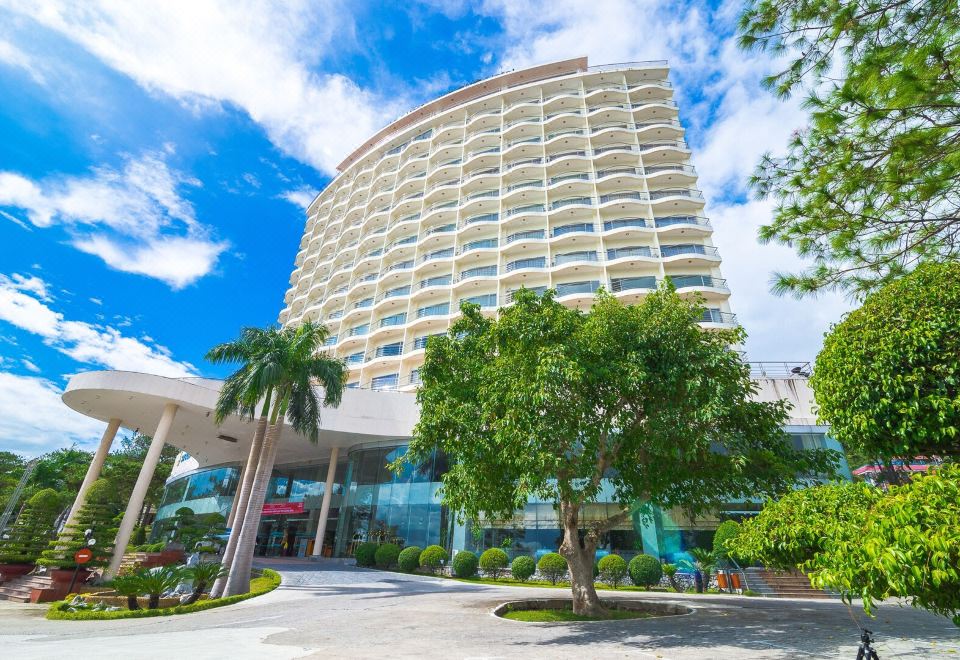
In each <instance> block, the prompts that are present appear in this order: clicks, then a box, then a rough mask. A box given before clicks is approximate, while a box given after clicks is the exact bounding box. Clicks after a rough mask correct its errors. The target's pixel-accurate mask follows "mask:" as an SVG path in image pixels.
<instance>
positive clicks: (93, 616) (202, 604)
mask: <svg viewBox="0 0 960 660" xmlns="http://www.w3.org/2000/svg"><path fill="white" fill-rule="evenodd" d="M279 586H280V574H279V573H277V572H276V571H273V570H270V569H269V568H265V569H263V573H262V574H261V576H260V577H256V578H254V579H252V580H250V591H248V592H247V593H245V594H238V595H236V596H229V597H227V598H211V599H207V600H198V601H197V602H196V603H194V604H193V605H177V606H175V607H161V608H157V609H155V610H132V611H131V610H115V611H96V610H78V611H75V612H72V611H70V610H71V607H70V603H69V600H61V601H57V602H55V603H51V604H50V609H48V610H47V618H48V619H51V620H71V621H93V620H102V619H139V618H142V617H149V616H168V615H171V614H189V613H190V612H200V611H203V610H209V609H212V608H214V607H223V606H224V605H233V604H234V603H239V602H240V601H244V600H247V599H249V598H253V597H254V596H261V595H263V594H265V593H267V592H269V591H273V590H274V589H276V588H277V587H279Z"/></svg>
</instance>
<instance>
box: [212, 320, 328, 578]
mask: <svg viewBox="0 0 960 660" xmlns="http://www.w3.org/2000/svg"><path fill="white" fill-rule="evenodd" d="M263 332H264V335H263V338H262V340H261V339H258V340H257V341H256V342H255V343H254V344H253V346H252V349H253V350H251V351H250V352H238V353H237V354H235V355H234V357H233V359H232V360H230V361H233V362H241V363H242V366H241V367H240V369H238V370H237V372H236V373H235V374H234V375H233V376H231V377H230V379H228V381H230V382H231V386H230V387H231V390H230V391H231V392H232V394H231V395H230V399H229V400H226V402H225V406H226V407H227V410H226V411H225V412H224V416H226V415H227V414H230V412H235V411H236V410H237V406H239V409H240V410H241V411H249V410H250V409H251V408H252V407H253V406H256V405H257V404H258V403H259V402H261V401H262V402H263V404H262V410H263V411H269V418H268V420H267V424H268V430H267V433H266V435H265V437H264V440H263V444H262V447H261V448H260V455H259V458H258V460H257V463H256V469H255V470H250V467H251V466H249V465H248V468H247V469H248V472H252V479H251V482H250V488H249V490H248V493H249V495H248V496H247V502H246V506H245V509H244V510H242V511H241V510H238V512H237V517H236V519H235V521H234V527H235V528H236V527H237V521H239V522H240V525H239V533H238V536H237V540H236V542H235V544H234V546H235V547H234V552H233V557H232V561H231V563H230V568H229V571H230V572H229V575H228V577H227V582H226V586H225V588H224V591H223V594H224V595H226V596H233V595H236V594H242V593H246V592H247V591H249V590H250V566H251V563H252V561H253V550H254V544H255V542H256V538H257V528H258V527H259V525H260V515H261V513H262V510H263V501H264V499H265V498H266V493H267V486H268V484H269V481H270V474H271V472H272V471H273V463H274V460H275V459H276V455H277V448H278V446H279V443H280V437H281V434H282V431H283V424H284V420H285V419H289V421H290V424H291V425H292V426H293V428H294V429H295V430H296V431H297V432H298V433H299V434H301V435H303V436H306V437H307V438H308V439H309V440H310V441H311V442H317V439H318V438H319V435H320V410H321V408H322V406H337V405H339V404H340V400H341V398H342V397H343V389H344V387H345V386H346V373H347V372H346V366H345V365H344V363H343V361H342V360H337V359H335V358H332V357H329V356H327V355H325V354H323V353H321V351H322V349H323V342H324V340H325V339H326V338H327V329H326V328H325V327H324V326H321V325H315V324H314V323H312V322H309V321H307V322H304V323H302V324H301V325H299V326H297V327H295V328H290V327H288V328H282V329H279V330H275V329H268V330H266V331H263ZM224 361H227V360H226V359H225V360H224ZM314 384H318V385H320V387H321V388H322V389H323V401H322V403H321V401H320V399H319V397H318V396H317V391H316V390H315V389H314ZM224 388H227V383H224ZM221 396H223V395H221ZM230 400H232V401H234V402H235V403H234V404H231V403H229V401H230ZM231 405H233V406H234V407H232V408H231V407H230V406H231ZM228 545H229V542H228Z"/></svg>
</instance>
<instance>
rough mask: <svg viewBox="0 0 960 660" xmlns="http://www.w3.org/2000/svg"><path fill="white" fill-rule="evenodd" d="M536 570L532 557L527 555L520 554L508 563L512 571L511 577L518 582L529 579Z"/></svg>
mask: <svg viewBox="0 0 960 660" xmlns="http://www.w3.org/2000/svg"><path fill="white" fill-rule="evenodd" d="M536 571H537V565H536V563H534V561H533V557H528V556H527V555H520V556H519V557H517V558H516V559H514V560H513V563H512V564H510V572H511V573H513V578H514V579H515V580H519V581H520V582H526V581H527V580H529V579H530V578H531V577H532V576H533V574H534V573H535V572H536Z"/></svg>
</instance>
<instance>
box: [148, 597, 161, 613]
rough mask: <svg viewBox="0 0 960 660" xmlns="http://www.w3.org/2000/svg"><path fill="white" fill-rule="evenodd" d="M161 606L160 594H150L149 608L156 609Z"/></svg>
mask: <svg viewBox="0 0 960 660" xmlns="http://www.w3.org/2000/svg"><path fill="white" fill-rule="evenodd" d="M158 607H160V594H150V599H149V600H148V601H147V609H148V610H155V609H157V608H158Z"/></svg>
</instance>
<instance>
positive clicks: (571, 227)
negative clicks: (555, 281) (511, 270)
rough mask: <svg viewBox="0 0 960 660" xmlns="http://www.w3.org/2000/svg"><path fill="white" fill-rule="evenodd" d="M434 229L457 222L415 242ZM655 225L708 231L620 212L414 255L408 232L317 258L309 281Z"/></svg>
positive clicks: (698, 220)
mask: <svg viewBox="0 0 960 660" xmlns="http://www.w3.org/2000/svg"><path fill="white" fill-rule="evenodd" d="M436 230H443V233H449V234H452V232H454V231H455V230H456V227H455V226H453V225H446V226H441V227H436V228H434V229H433V230H431V231H428V232H427V233H426V235H425V236H423V237H422V238H421V239H420V242H429V241H431V240H433V241H436V235H437V234H438V233H440V232H438V231H436ZM658 230H660V231H662V232H663V233H664V235H665V236H666V235H667V234H668V233H674V232H679V233H680V234H685V233H687V232H691V231H693V232H694V233H708V232H709V230H710V223H709V221H708V220H707V219H706V218H702V217H698V216H673V217H665V218H656V219H654V220H652V221H651V220H648V219H646V218H639V217H633V218H622V217H621V218H616V219H611V220H608V221H605V222H602V223H593V222H573V223H569V224H563V225H557V226H554V227H552V228H549V229H548V228H545V227H530V228H523V229H521V230H519V231H514V232H512V233H509V234H506V235H505V236H504V237H503V240H502V241H501V240H500V237H499V236H497V237H494V236H492V235H486V236H483V235H478V236H477V237H476V238H475V239H474V240H471V241H466V242H464V243H462V244H461V245H460V246H459V247H455V246H446V247H441V249H439V250H437V249H434V250H431V251H430V252H429V253H426V254H423V255H421V256H420V257H419V258H416V257H414V255H413V254H410V255H409V257H408V255H407V252H406V250H415V247H416V246H415V245H414V242H413V240H412V239H415V238H416V237H415V236H409V237H406V238H404V239H401V240H400V241H398V242H397V244H393V245H391V246H389V247H388V248H386V249H384V248H380V249H376V250H372V251H371V252H368V253H365V254H363V255H361V256H360V257H359V258H353V259H350V254H349V253H341V254H339V255H337V257H331V258H330V259H328V260H327V261H326V262H323V263H321V264H319V265H318V266H317V267H316V268H315V269H314V270H313V272H312V277H313V283H312V285H311V287H312V288H316V286H317V285H318V282H317V278H326V277H328V276H331V277H332V276H335V275H337V274H338V273H344V274H346V273H350V272H353V271H354V270H355V269H357V268H358V267H359V266H361V265H362V264H363V263H364V262H365V261H369V267H370V268H372V269H377V270H380V271H381V273H382V275H387V274H389V273H391V272H393V271H396V270H411V269H414V266H415V265H417V264H423V263H426V262H430V261H436V260H438V259H444V258H452V257H454V256H455V255H456V256H461V255H465V254H469V253H471V252H477V251H480V250H499V251H500V252H502V253H503V254H504V256H505V257H506V256H508V255H509V254H510V252H511V251H516V250H526V249H527V248H529V247H532V246H536V245H538V244H541V245H548V246H549V245H557V246H562V245H564V244H568V243H575V242H577V241H580V245H581V246H586V244H587V243H589V242H592V243H593V244H594V245H596V243H597V241H600V240H604V242H606V241H607V240H610V239H628V238H631V237H632V236H634V233H635V232H637V231H639V232H640V233H639V234H637V235H638V236H643V235H649V233H651V232H654V231H658ZM431 236H433V238H431ZM450 239H451V240H455V239H456V236H455V235H451V236H450ZM607 247H608V248H609V247H613V246H610V245H607ZM668 247H669V246H668ZM555 249H556V248H555ZM394 252H396V254H394ZM668 252H670V250H668ZM381 256H392V257H393V258H394V259H396V260H397V261H396V262H387V263H380V260H379V257H381ZM667 256H672V255H667ZM344 257H346V259H347V260H346V261H338V260H341V259H344ZM328 264H329V265H328ZM359 275H360V276H361V277H362V278H363V281H368V280H374V279H377V278H378V277H379V275H378V274H377V273H373V272H371V273H363V272H361V273H360V274H359ZM304 283H305V281H304ZM296 288H297V287H294V288H292V289H291V291H295V290H296ZM301 288H302V287H301Z"/></svg>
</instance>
